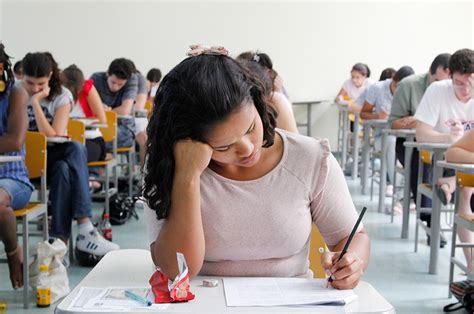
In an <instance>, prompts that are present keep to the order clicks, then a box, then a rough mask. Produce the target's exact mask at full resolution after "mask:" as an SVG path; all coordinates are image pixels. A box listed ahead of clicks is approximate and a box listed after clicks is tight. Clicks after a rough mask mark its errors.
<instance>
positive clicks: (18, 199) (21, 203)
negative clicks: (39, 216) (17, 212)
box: [0, 178, 33, 209]
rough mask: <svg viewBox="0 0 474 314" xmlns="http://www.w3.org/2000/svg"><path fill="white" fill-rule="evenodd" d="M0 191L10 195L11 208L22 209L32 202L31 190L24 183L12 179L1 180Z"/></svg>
mask: <svg viewBox="0 0 474 314" xmlns="http://www.w3.org/2000/svg"><path fill="white" fill-rule="evenodd" d="M0 189H2V190H5V191H6V192H7V194H8V195H10V206H11V207H12V208H13V209H21V208H23V207H25V205H26V204H28V202H29V201H30V197H31V193H32V192H33V191H31V188H30V187H29V186H28V185H26V184H25V183H23V182H20V181H18V180H14V179H10V178H0Z"/></svg>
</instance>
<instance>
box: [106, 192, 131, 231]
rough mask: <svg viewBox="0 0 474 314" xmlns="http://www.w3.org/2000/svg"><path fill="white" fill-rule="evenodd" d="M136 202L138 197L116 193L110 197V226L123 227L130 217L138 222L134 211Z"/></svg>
mask: <svg viewBox="0 0 474 314" xmlns="http://www.w3.org/2000/svg"><path fill="white" fill-rule="evenodd" d="M137 200H138V197H130V196H128V194H127V193H116V194H114V195H113V196H111V197H110V200H109V211H110V223H111V224H112V225H123V224H124V223H126V222H127V221H128V220H130V218H132V217H135V219H136V220H138V215H137V212H136V211H135V203H136V202H137Z"/></svg>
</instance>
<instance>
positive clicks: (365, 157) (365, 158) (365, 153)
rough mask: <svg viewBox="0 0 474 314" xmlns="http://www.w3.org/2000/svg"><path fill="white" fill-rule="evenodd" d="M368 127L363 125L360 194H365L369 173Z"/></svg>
mask: <svg viewBox="0 0 474 314" xmlns="http://www.w3.org/2000/svg"><path fill="white" fill-rule="evenodd" d="M370 129H371V128H370V126H368V125H367V124H364V127H363V130H364V131H363V132H364V144H363V145H362V173H361V177H360V183H361V184H362V194H364V195H365V194H367V177H368V172H369V151H370V142H369V139H370Z"/></svg>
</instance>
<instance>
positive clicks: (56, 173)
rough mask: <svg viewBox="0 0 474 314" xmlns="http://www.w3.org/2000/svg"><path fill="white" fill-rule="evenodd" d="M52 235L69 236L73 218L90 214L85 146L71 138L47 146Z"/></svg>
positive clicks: (90, 205) (90, 204)
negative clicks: (62, 142) (70, 140)
mask: <svg viewBox="0 0 474 314" xmlns="http://www.w3.org/2000/svg"><path fill="white" fill-rule="evenodd" d="M48 183H49V187H50V191H49V200H50V202H51V207H50V210H51V211H50V214H51V215H52V216H53V219H52V221H51V232H50V234H51V236H52V237H60V238H66V239H67V238H69V235H70V234H71V223H72V219H73V218H82V217H91V216H92V202H91V196H90V192H89V169H88V168H87V150H86V147H85V146H84V145H82V144H80V143H78V142H75V141H72V142H67V143H64V144H56V145H51V146H48Z"/></svg>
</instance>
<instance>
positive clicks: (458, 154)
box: [445, 130, 474, 164]
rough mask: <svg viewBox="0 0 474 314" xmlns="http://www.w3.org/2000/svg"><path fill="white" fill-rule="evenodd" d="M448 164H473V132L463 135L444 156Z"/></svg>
mask: <svg viewBox="0 0 474 314" xmlns="http://www.w3.org/2000/svg"><path fill="white" fill-rule="evenodd" d="M445 158H446V160H447V161H449V162H458V163H469V164H474V130H471V131H469V132H468V133H466V134H464V136H463V137H461V139H460V140H459V141H457V142H456V143H454V144H453V145H452V146H451V147H450V148H449V149H448V150H447V151H446V154H445Z"/></svg>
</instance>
